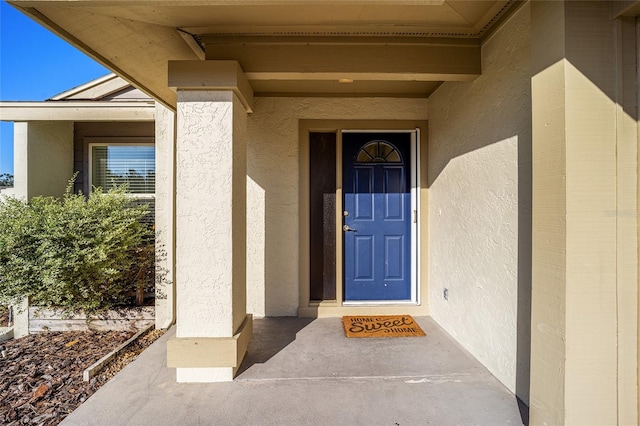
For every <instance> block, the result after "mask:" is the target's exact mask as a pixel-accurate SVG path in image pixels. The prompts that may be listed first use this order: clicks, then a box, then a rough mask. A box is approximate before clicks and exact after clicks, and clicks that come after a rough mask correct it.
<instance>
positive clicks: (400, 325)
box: [342, 315, 425, 337]
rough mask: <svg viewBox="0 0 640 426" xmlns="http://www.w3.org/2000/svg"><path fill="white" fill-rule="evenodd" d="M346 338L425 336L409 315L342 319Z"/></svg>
mask: <svg viewBox="0 0 640 426" xmlns="http://www.w3.org/2000/svg"><path fill="white" fill-rule="evenodd" d="M342 324H344V332H345V333H346V335H347V337H420V336H425V334H424V331H422V329H421V328H420V326H419V325H418V323H416V322H415V321H414V320H413V318H411V315H381V316H358V317H355V316H354V317H342Z"/></svg>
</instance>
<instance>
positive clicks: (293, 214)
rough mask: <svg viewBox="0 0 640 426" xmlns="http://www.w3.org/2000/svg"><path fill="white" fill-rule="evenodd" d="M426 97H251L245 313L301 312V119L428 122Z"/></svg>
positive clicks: (248, 148) (272, 314)
mask: <svg viewBox="0 0 640 426" xmlns="http://www.w3.org/2000/svg"><path fill="white" fill-rule="evenodd" d="M427 105H428V101H427V100H426V99H392V98H353V99H332V98H256V100H255V105H254V113H253V114H251V115H250V116H249V119H248V122H247V124H248V145H247V289H248V294H247V311H248V312H250V313H253V314H255V315H256V316H262V315H270V316H289V315H296V313H297V309H298V292H299V290H298V266H299V265H298V263H299V254H298V253H299V240H298V229H299V228H298V189H299V187H298V173H299V170H298V164H299V162H298V152H299V149H298V148H299V133H298V120H301V119H340V120H344V119H353V120H364V119H374V120H378V119H379V120H383V119H384V120H425V119H426V118H427Z"/></svg>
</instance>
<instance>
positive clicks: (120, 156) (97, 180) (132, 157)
mask: <svg viewBox="0 0 640 426" xmlns="http://www.w3.org/2000/svg"><path fill="white" fill-rule="evenodd" d="M91 167H92V172H91V175H92V176H91V178H92V185H93V186H99V187H102V189H103V190H109V189H111V188H113V187H114V186H116V185H122V184H125V183H126V184H128V185H129V192H131V193H132V194H145V195H152V194H154V193H155V190H156V156H155V147H154V146H153V145H99V146H93V147H92V150H91Z"/></svg>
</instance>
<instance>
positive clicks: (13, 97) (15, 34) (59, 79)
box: [0, 0, 109, 174]
mask: <svg viewBox="0 0 640 426" xmlns="http://www.w3.org/2000/svg"><path fill="white" fill-rule="evenodd" d="M108 73H109V70H108V69H106V68H104V67H103V66H101V65H100V64H98V63H97V62H95V61H94V60H92V59H91V58H89V57H88V56H86V55H85V54H83V53H82V52H80V51H79V50H77V49H76V48H74V47H73V46H71V45H70V44H68V43H67V42H65V41H64V40H62V39H60V38H59V37H57V36H56V35H54V34H53V33H51V32H50V31H49V30H47V29H45V28H44V27H41V26H40V25H38V24H37V23H36V22H34V21H32V20H31V19H30V18H27V17H26V16H25V15H23V14H22V13H20V12H19V11H18V10H16V9H15V8H13V7H11V6H9V5H8V4H7V3H6V2H5V1H4V0H1V3H0V100H1V101H43V100H45V99H48V98H50V97H52V96H54V95H56V94H58V93H61V92H64V91H65V90H68V89H71V88H73V87H76V86H79V85H81V84H83V83H86V82H88V81H91V80H93V79H95V78H98V77H100V76H103V75H105V74H108ZM1 173H13V124H11V123H6V122H2V123H1V124H0V174H1Z"/></svg>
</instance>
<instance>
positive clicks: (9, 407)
mask: <svg viewBox="0 0 640 426" xmlns="http://www.w3.org/2000/svg"><path fill="white" fill-rule="evenodd" d="M133 334H134V332H133V331H131V332H129V331H126V332H122V331H108V332H91V331H89V332H85V331H70V332H45V333H38V334H32V335H29V336H26V337H23V338H21V339H14V340H9V341H6V342H2V343H0V424H3V425H9V426H11V425H18V424H31V425H47V426H48V425H57V424H58V423H60V422H61V421H62V420H63V419H64V418H65V417H66V416H67V415H69V414H70V413H71V412H72V411H73V410H75V409H76V408H77V407H78V406H79V405H80V404H82V403H83V402H84V401H85V400H86V399H87V398H89V396H91V395H92V394H93V393H94V392H95V391H97V390H98V388H100V386H102V385H103V384H104V383H106V382H107V381H108V380H109V379H110V378H111V377H113V376H114V375H115V374H116V373H117V372H118V371H120V369H122V367H124V366H125V365H126V364H127V363H129V362H131V361H132V360H133V359H135V357H137V354H139V353H140V352H142V351H143V350H144V349H145V348H146V347H147V346H149V345H150V344H151V343H153V341H155V340H156V339H157V338H158V337H160V336H161V335H162V334H163V331H162V330H153V331H151V332H149V333H147V334H145V335H144V336H142V337H141V338H140V339H139V340H138V341H136V343H134V344H133V345H131V346H130V347H129V348H128V350H127V353H125V354H120V355H119V356H118V357H116V359H115V360H114V361H112V362H111V363H110V364H109V365H108V366H107V367H106V369H105V370H103V372H101V373H100V374H99V375H98V376H97V377H95V378H94V379H92V380H91V381H90V382H84V381H83V380H82V372H83V371H84V370H85V369H86V368H87V367H89V366H90V365H91V364H93V363H94V362H96V361H97V360H99V359H100V358H102V357H103V356H104V355H106V354H107V353H109V352H111V351H112V350H114V349H115V348H117V347H118V346H119V345H121V344H122V343H124V342H125V341H126V340H127V339H129V338H130V337H131V336H132V335H133Z"/></svg>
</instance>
